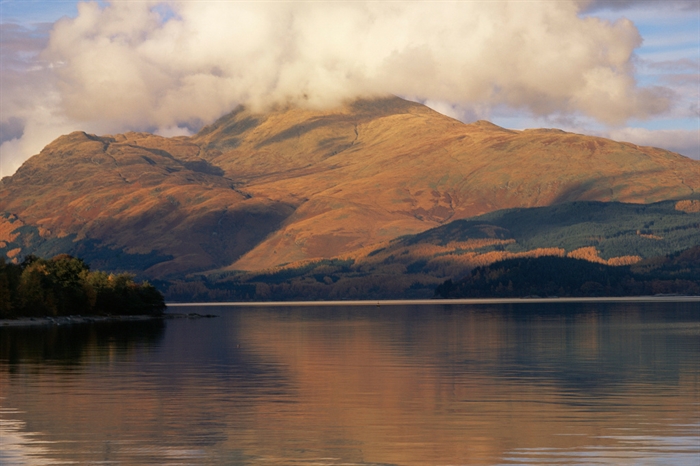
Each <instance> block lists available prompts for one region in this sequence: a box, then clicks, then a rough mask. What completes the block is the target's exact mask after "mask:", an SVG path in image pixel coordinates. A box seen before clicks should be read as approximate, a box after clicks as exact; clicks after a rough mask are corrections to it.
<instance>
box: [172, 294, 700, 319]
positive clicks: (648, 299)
mask: <svg viewBox="0 0 700 466" xmlns="http://www.w3.org/2000/svg"><path fill="white" fill-rule="evenodd" d="M589 302H590V303H617V302H619V303H655V302H690V303H692V302H700V296H675V295H667V296H616V297H567V298H554V297H552V298H540V297H531V298H464V299H385V300H382V299H369V300H347V301H258V302H255V301H251V302H240V301H233V302H215V303H212V302H205V303H165V304H166V306H167V307H168V308H174V307H216V306H222V307H300V306H315V307H320V306H406V305H420V306H423V305H435V304H440V305H469V304H518V303H531V304H544V303H589ZM165 312H166V314H167V312H168V311H167V310H166V311H165Z"/></svg>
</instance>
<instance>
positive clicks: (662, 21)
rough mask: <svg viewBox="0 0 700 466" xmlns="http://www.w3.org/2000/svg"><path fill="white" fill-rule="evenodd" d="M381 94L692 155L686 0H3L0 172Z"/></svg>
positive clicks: (696, 117) (699, 42)
mask: <svg viewBox="0 0 700 466" xmlns="http://www.w3.org/2000/svg"><path fill="white" fill-rule="evenodd" d="M388 94H393V95H398V96H401V97H404V98H407V99H411V100H415V101H418V102H422V103H425V104H426V105H428V106H430V107H431V108H434V109H435V110H437V111H440V112H442V113H445V114H447V115H449V116H452V117H454V118H457V119H460V120H461V121H464V122H467V123H469V122H472V121H475V120H478V119H487V120H490V121H492V122H494V123H495V124H498V125H500V126H504V127H507V128H511V129H525V128H541V127H556V128H560V129H564V130H566V131H572V132H577V133H583V134H592V135H597V136H603V137H609V138H612V139H616V140H622V141H628V142H633V143H636V144H639V145H651V146H656V147H662V148H665V149H668V150H672V151H675V152H679V153H681V154H683V155H685V156H688V157H691V158H694V159H698V160H700V2H698V0H683V1H680V0H678V1H676V0H617V1H616V0H465V1H459V0H451V1H440V0H431V1H370V2H365V1H352V2H347V1H296V2H290V1H277V0H267V1H263V0H258V1H227V0H190V1H158V0H114V1H111V2H110V1H100V2H75V1H61V0H58V1H34V0H0V177H1V176H8V175H11V174H12V173H14V172H15V171H16V169H17V168H18V167H19V166H20V165H21V163H22V162H24V161H25V160H26V159H27V158H29V157H30V156H32V155H34V154H37V153H38V152H39V151H40V150H41V149H42V148H43V147H44V146H46V145H47V144H48V143H50V142H51V141H52V140H54V139H55V138H56V137H58V136H60V135H62V134H66V133H69V132H72V131H76V130H82V131H87V132H89V133H95V134H115V133H120V132H125V131H131V130H133V131H149V132H154V133H157V134H161V135H164V136H174V135H188V134H193V133H194V132H196V131H197V130H198V129H199V128H200V127H201V126H202V125H204V124H208V123H211V122H212V121H214V120H215V119H216V118H218V117H220V116H221V115H223V114H225V113H227V112H230V111H231V110H233V109H234V108H235V107H236V106H237V105H239V104H242V105H246V106H248V107H250V108H253V109H255V110H260V111H264V110H266V109H269V108H271V107H272V106H275V105H279V104H283V105H286V104H290V103H291V104H296V105H302V106H306V107H312V108H332V107H333V106H335V105H339V104H341V103H342V102H344V101H347V100H351V99H355V98H359V97H373V96H382V95H388Z"/></svg>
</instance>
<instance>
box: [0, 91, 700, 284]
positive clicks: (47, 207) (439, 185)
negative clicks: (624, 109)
mask: <svg viewBox="0 0 700 466" xmlns="http://www.w3.org/2000/svg"><path fill="white" fill-rule="evenodd" d="M698 193H700V163H699V162H697V161H693V160H690V159H688V158H685V157H683V156H680V155H678V154H674V153H671V152H668V151H664V150H661V149H655V148H649V147H638V146H635V145H633V144H628V143H620V142H615V141H610V140H607V139H601V138H595V137H590V136H583V135H577V134H571V133H565V132H561V131H558V130H526V131H512V130H507V129H504V128H500V127H498V126H495V125H493V124H491V123H488V122H483V121H480V122H476V123H473V124H463V123H461V122H459V121H456V120H453V119H451V118H448V117H446V116H444V115H441V114H439V113H437V112H434V111H433V110H430V109H429V108H427V107H425V106H423V105H420V104H417V103H413V102H407V101H405V100H402V99H399V98H395V97H392V98H386V99H376V100H364V101H357V102H353V103H349V104H347V105H345V106H343V107H341V108H338V109H335V110H332V111H314V110H308V109H299V108H278V109H276V110H274V111H271V112H269V113H266V114H255V113H252V112H250V111H248V110H246V109H243V108H239V109H237V110H235V111H234V112H232V113H231V114H229V115H227V116H225V117H222V118H221V119H220V120H219V121H217V122H216V123H214V124H213V125H210V126H208V127H205V128H203V129H202V131H200V132H199V133H198V134H197V135H195V136H193V137H190V138H187V137H177V138H163V137H159V136H153V135H149V134H144V133H127V134H123V135H115V136H103V137H97V136H93V135H87V134H85V133H80V132H77V133H72V134H70V135H67V136H62V137H61V138H59V139H57V140H56V141H54V142H53V143H51V144H50V145H49V146H47V147H46V148H45V149H44V150H43V151H42V152H41V153H40V154H38V155H37V156H35V157H33V158H31V159H30V160H28V161H27V162H26V163H25V164H24V165H23V166H22V167H21V168H20V169H19V170H18V172H17V173H16V174H15V175H13V176H12V177H9V178H5V179H3V180H2V182H0V251H4V252H5V253H6V254H7V255H9V256H10V257H19V256H21V255H26V254H28V253H31V252H34V251H37V250H40V248H44V249H42V250H46V251H48V250H51V251H55V252H71V251H78V252H79V251H81V250H82V251H88V252H89V253H90V254H92V255H93V256H94V257H95V258H96V259H97V260H104V261H106V262H105V263H109V264H119V261H120V260H123V262H124V263H129V264H137V265H131V266H129V267H123V268H126V269H129V268H130V267H131V270H133V271H135V272H143V273H144V274H145V275H147V276H151V277H169V276H170V277H172V276H182V275H183V274H187V273H191V272H195V271H204V270H212V269H222V268H229V269H243V270H260V269H265V268H268V267H273V266H277V265H279V264H284V263H290V262H294V261H300V260H308V259H317V258H329V257H337V256H341V255H348V254H350V255H353V254H355V255H356V254H358V253H359V251H363V250H371V249H373V248H374V249H376V248H377V247H379V245H381V244H385V243H387V242H388V241H390V240H393V239H394V238H397V237H399V236H402V235H408V234H417V233H420V232H423V231H425V230H428V229H430V228H434V227H437V226H440V225H442V224H445V223H446V222H449V221H453V220H458V219H465V218H470V217H473V216H475V215H481V214H485V213H488V212H493V211H496V210H500V209H507V208H516V207H535V206H549V205H553V204H559V203H565V202H568V201H577V200H589V201H605V202H608V201H619V202H632V203H650V202H656V201H662V200H668V199H688V198H691V197H693V196H695V195H697V194H698ZM88 246H89V247H88ZM71 248H72V249H71ZM66 249H69V250H66ZM146 256H148V260H146V259H144V260H141V259H142V258H145V257H146ZM120 258H122V259H120ZM132 259H133V260H132ZM137 259H138V260H137ZM129 261H131V262H129ZM102 267H103V268H104V266H102Z"/></svg>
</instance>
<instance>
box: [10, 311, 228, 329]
mask: <svg viewBox="0 0 700 466" xmlns="http://www.w3.org/2000/svg"><path fill="white" fill-rule="evenodd" d="M210 317H218V316H216V315H212V314H197V313H190V314H183V313H164V314H160V315H125V316H119V315H108V316H79V315H75V316H60V317H18V318H16V319H0V328H2V327H35V326H52V325H56V326H65V325H80V324H92V323H102V322H144V321H147V320H166V319H202V318H210Z"/></svg>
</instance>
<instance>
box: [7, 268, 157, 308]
mask: <svg viewBox="0 0 700 466" xmlns="http://www.w3.org/2000/svg"><path fill="white" fill-rule="evenodd" d="M164 310H165V301H164V299H163V295H162V294H161V293H160V292H159V291H158V290H157V289H156V288H155V287H154V286H153V285H151V284H149V283H148V282H146V281H144V282H141V283H137V282H135V281H134V276H133V275H131V274H128V273H120V274H113V273H107V272H101V271H91V270H90V267H89V266H88V265H87V264H86V263H85V262H84V261H83V260H82V259H78V258H75V257H72V256H70V255H68V254H59V255H57V256H55V257H53V258H51V259H43V258H40V257H37V256H34V255H29V256H27V257H25V258H24V260H23V261H22V262H20V263H17V264H15V263H8V262H6V261H5V258H3V257H0V319H19V318H38V317H44V318H45V317H63V316H76V315H80V316H160V315H162V314H163V311H164Z"/></svg>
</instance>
